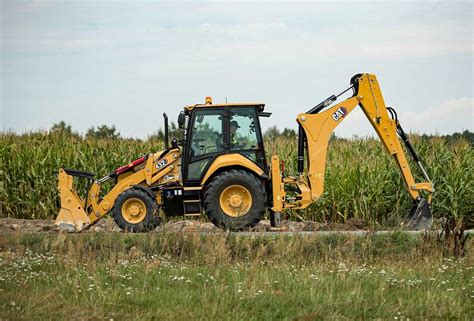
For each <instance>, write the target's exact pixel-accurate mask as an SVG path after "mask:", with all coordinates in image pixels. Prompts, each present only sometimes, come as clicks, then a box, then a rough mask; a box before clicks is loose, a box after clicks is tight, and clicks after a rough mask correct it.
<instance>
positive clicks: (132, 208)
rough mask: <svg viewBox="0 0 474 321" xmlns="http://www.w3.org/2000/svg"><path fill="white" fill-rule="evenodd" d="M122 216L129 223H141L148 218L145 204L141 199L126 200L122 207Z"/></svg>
mask: <svg viewBox="0 0 474 321" xmlns="http://www.w3.org/2000/svg"><path fill="white" fill-rule="evenodd" d="M122 216H123V218H124V219H125V220H126V221H127V222H128V223H132V224H137V223H140V222H141V221H143V220H144V219H145V217H146V206H145V203H144V202H143V201H142V200H141V199H139V198H130V199H128V200H126V201H125V202H124V203H123V205H122Z"/></svg>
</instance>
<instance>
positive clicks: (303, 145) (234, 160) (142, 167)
mask: <svg viewBox="0 0 474 321" xmlns="http://www.w3.org/2000/svg"><path fill="white" fill-rule="evenodd" d="M350 90H352V96H350V97H349V98H347V99H345V100H344V101H342V102H341V103H338V104H334V103H335V102H336V100H337V99H338V97H340V96H341V95H343V94H345V93H347V92H349V91H350ZM264 107H265V105H264V104H262V103H225V104H213V103H212V99H211V97H206V101H205V103H204V104H196V105H191V106H187V107H185V108H184V110H183V111H181V113H180V114H179V117H178V126H179V128H180V129H181V130H182V132H183V137H184V139H183V140H180V141H178V140H177V139H176V138H173V139H172V141H171V144H169V138H168V117H167V116H166V114H164V115H163V116H164V119H165V149H164V150H163V151H159V152H156V153H152V154H146V155H144V156H142V157H140V158H138V159H136V160H134V161H132V162H130V163H129V164H127V165H125V166H122V167H119V168H117V169H115V170H114V171H112V172H111V173H110V174H108V175H106V176H104V177H102V178H99V179H95V178H94V177H95V175H94V174H92V173H88V172H84V171H78V170H71V169H61V170H59V174H58V188H59V192H60V196H61V209H60V212H59V214H58V216H57V218H56V222H55V224H57V225H59V227H60V229H62V230H66V231H70V232H80V231H82V230H84V229H87V228H88V227H90V226H91V225H92V224H94V223H95V222H97V221H98V220H99V219H100V218H101V217H103V216H105V215H106V214H108V213H111V214H112V215H113V217H114V220H115V222H116V224H117V225H118V226H119V227H120V228H121V229H122V230H124V231H130V232H147V231H150V230H152V229H155V228H156V227H157V226H158V225H159V224H160V222H161V221H162V218H163V217H164V216H199V215H201V213H202V212H203V211H204V212H205V214H206V215H207V217H208V218H209V219H210V220H211V221H212V223H214V224H215V225H216V226H218V227H221V228H223V229H226V230H231V231H239V230H243V229H248V228H249V227H252V226H255V225H256V224H257V223H258V222H259V221H260V220H261V219H262V218H263V216H264V215H265V212H266V211H267V210H268V211H269V214H270V222H271V225H272V227H275V228H278V227H279V226H281V212H282V211H283V210H285V209H290V210H298V209H304V208H306V207H308V206H309V205H310V204H311V203H313V202H315V201H317V200H318V198H319V197H320V196H321V194H322V193H323V188H324V175H325V168H326V153H327V148H328V142H329V138H330V136H331V133H332V132H333V130H334V129H335V127H336V126H338V125H339V124H340V123H341V122H342V121H343V120H344V119H345V118H346V117H347V115H349V114H350V113H351V111H352V110H353V109H354V108H356V107H360V108H361V109H362V111H363V112H364V114H365V115H366V116H367V119H368V120H369V122H370V124H371V125H372V126H373V128H374V129H375V131H376V133H377V135H378V137H379V138H380V141H381V142H382V144H383V145H384V147H385V149H386V151H387V152H388V153H389V154H390V155H391V156H392V157H393V159H394V161H395V164H396V165H397V167H398V169H399V171H400V174H401V175H402V177H403V179H404V182H405V184H406V188H407V189H408V193H409V194H410V196H411V198H412V199H413V208H412V210H411V212H410V214H409V215H408V218H407V219H406V220H405V222H404V226H405V227H406V228H408V229H427V228H429V227H430V225H431V222H432V215H431V206H430V204H431V200H432V194H433V192H434V189H433V184H432V183H431V181H430V178H429V177H428V174H427V172H426V171H425V169H424V167H423V165H422V162H421V160H420V158H419V156H418V155H417V153H416V152H415V149H414V148H413V146H412V145H411V143H410V141H409V140H408V137H407V135H406V134H405V132H404V130H403V129H402V127H401V125H400V122H399V121H398V118H397V113H396V112H395V110H394V109H393V108H391V107H387V106H386V105H385V102H384V99H383V96H382V93H381V90H380V86H379V83H378V81H377V78H376V76H375V75H372V74H367V73H364V74H357V75H355V76H354V77H352V78H351V80H350V86H349V87H348V88H347V89H345V90H344V91H342V92H341V93H339V94H337V95H332V96H330V97H329V98H327V99H326V100H324V101H323V102H321V103H319V104H318V105H316V106H315V107H313V108H311V109H310V110H308V111H307V112H306V113H302V114H299V115H297V118H296V121H297V123H298V127H299V130H298V159H297V167H298V171H297V172H298V173H297V175H295V176H286V175H285V174H284V169H282V167H281V163H280V160H279V157H278V155H273V156H271V158H270V162H269V164H268V162H267V159H266V157H265V150H264V144H263V138H262V132H261V128H260V120H259V118H260V117H269V116H270V115H271V113H269V112H265V111H264ZM401 142H403V143H404V144H405V146H406V150H407V151H408V152H409V154H410V155H411V156H412V158H413V160H414V161H415V163H416V164H417V166H418V167H419V170H420V173H421V174H422V176H423V177H424V179H425V181H424V182H419V183H416V182H415V180H414V178H413V175H412V172H411V170H410V166H409V163H408V162H407V159H406V157H405V153H404V150H403V149H402V145H401ZM76 178H83V179H87V180H89V182H90V185H89V186H90V187H89V188H88V190H87V195H85V196H84V197H80V195H79V194H78V192H77V191H76V190H75V189H74V184H73V183H74V179H76ZM109 180H115V183H114V185H113V187H112V188H111V189H110V191H109V192H108V193H106V194H105V195H102V194H101V185H103V184H104V183H105V182H106V181H109Z"/></svg>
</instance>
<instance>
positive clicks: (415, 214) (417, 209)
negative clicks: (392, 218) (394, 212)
mask: <svg viewBox="0 0 474 321" xmlns="http://www.w3.org/2000/svg"><path fill="white" fill-rule="evenodd" d="M432 223H433V215H432V214H431V206H430V203H428V201H427V200H425V199H421V200H420V201H419V202H417V203H415V204H414V205H413V207H412V209H411V211H410V214H409V216H408V218H407V219H406V221H405V223H404V226H405V228H407V229H409V230H415V231H416V230H427V229H429V228H430V227H431V224H432Z"/></svg>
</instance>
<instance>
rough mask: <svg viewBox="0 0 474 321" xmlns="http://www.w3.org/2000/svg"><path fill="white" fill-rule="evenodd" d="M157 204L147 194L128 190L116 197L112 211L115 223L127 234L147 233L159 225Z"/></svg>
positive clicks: (131, 189)
mask: <svg viewBox="0 0 474 321" xmlns="http://www.w3.org/2000/svg"><path fill="white" fill-rule="evenodd" d="M157 211H158V204H157V203H156V201H155V199H154V198H153V197H151V195H149V194H148V193H146V192H145V191H143V190H140V189H134V188H130V189H127V190H125V191H123V192H122V193H120V195H119V196H118V197H117V199H116V200H115V204H114V208H113V210H112V212H113V215H114V220H115V223H116V224H117V225H118V226H119V227H120V228H121V229H122V230H124V231H127V232H149V231H151V230H154V229H155V228H156V227H157V226H158V225H159V224H160V218H159V217H157V216H156V212H157Z"/></svg>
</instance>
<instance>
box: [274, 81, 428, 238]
mask: <svg viewBox="0 0 474 321" xmlns="http://www.w3.org/2000/svg"><path fill="white" fill-rule="evenodd" d="M351 88H353V90H354V95H353V96H352V97H350V98H348V99H346V100H344V101H343V102H341V103H339V104H336V105H334V106H332V107H328V106H329V105H330V104H331V103H333V102H334V101H335V100H336V99H337V97H338V96H340V95H342V94H343V93H344V92H346V91H347V90H349V89H351ZM357 106H360V108H361V109H362V111H363V112H364V114H365V115H366V117H367V119H368V120H369V122H370V124H371V125H372V127H373V128H374V129H375V131H376V132H377V135H378V136H379V138H380V140H381V142H382V143H383V145H384V147H385V149H386V151H387V152H388V153H389V154H391V155H392V156H393V158H394V160H395V162H396V164H397V166H398V169H399V170H400V173H401V175H402V177H403V179H404V181H405V184H406V186H407V189H408V192H409V194H410V196H411V197H412V199H413V200H414V202H415V205H416V207H415V208H414V210H413V211H414V212H413V213H412V215H411V216H412V217H411V219H410V222H408V223H409V224H410V225H412V226H411V227H412V228H415V229H419V228H425V227H426V226H429V225H430V224H431V210H430V207H429V204H430V203H431V195H432V193H433V192H434V189H433V185H432V183H431V182H430V180H429V178H428V175H427V174H426V171H425V169H424V168H423V166H422V164H421V161H420V159H419V157H418V155H417V154H416V152H415V150H414V148H413V146H412V145H411V144H410V142H409V141H408V138H407V136H406V134H405V132H404V131H403V129H402V128H401V126H400V124H399V122H398V119H397V118H396V113H395V114H394V110H393V109H392V108H390V107H389V109H388V110H387V107H386V105H385V102H384V99H383V96H382V92H381V90H380V86H379V83H378V81H377V78H376V76H375V75H371V74H360V75H356V76H354V77H353V78H352V79H351V87H349V88H348V89H346V90H344V91H343V92H342V93H341V94H339V95H337V96H335V95H333V96H331V97H329V98H328V99H326V100H325V101H323V102H322V103H320V104H319V105H317V106H315V107H314V108H312V109H311V110H309V111H308V112H307V113H303V114H299V115H298V116H297V122H298V124H299V125H300V130H299V134H300V135H299V136H300V137H299V144H298V172H299V177H297V178H296V179H294V180H292V179H291V178H286V179H283V180H281V183H280V186H277V188H275V185H279V184H275V182H273V187H274V189H273V192H274V195H273V200H274V203H273V205H274V207H273V208H272V210H273V211H274V212H279V211H281V210H282V209H284V208H293V209H298V208H300V209H301V208H305V207H307V206H309V205H310V204H311V203H312V202H314V201H316V200H317V199H318V198H319V197H320V196H321V195H322V193H323V191H324V176H325V171H326V154H327V148H328V144H329V138H330V136H331V134H332V132H333V131H334V129H335V128H336V127H337V126H338V125H339V124H340V123H341V122H342V121H343V120H344V119H345V118H346V117H347V115H349V114H350V113H351V112H352V111H353V110H354V108H356V107H357ZM327 107H328V108H327ZM324 108H327V109H326V110H324V111H322V110H323V109H324ZM388 111H390V113H391V115H392V116H394V117H393V118H391V117H390V116H389V112H388ZM397 133H398V134H399V135H400V137H401V138H402V141H404V143H405V144H406V146H407V149H408V150H409V152H410V154H411V155H412V156H413V158H414V160H415V161H416V163H417V164H418V165H419V167H420V169H421V171H422V173H423V176H424V178H425V179H426V181H425V182H420V183H416V182H415V180H414V178H413V175H412V172H411V170H410V166H409V164H408V162H407V159H406V157H405V153H404V151H403V149H402V146H401V144H400V140H399V139H398V137H397ZM304 147H306V148H304ZM303 152H306V153H307V159H308V168H307V172H306V173H304V171H303V169H304V166H303V162H304V159H305V158H304V156H303V155H302V153H303ZM277 162H278V159H277V158H275V157H273V158H272V177H273V178H275V177H279V176H273V175H280V176H281V173H279V166H276V164H277ZM275 166H276V168H275ZM285 180H286V181H285ZM285 183H286V184H296V185H297V187H298V188H299V190H300V192H301V193H300V195H299V196H298V197H296V200H297V201H296V202H289V201H286V193H285V188H284V184H285ZM308 191H309V193H308ZM421 191H423V192H425V193H426V194H427V200H424V199H423V198H422V197H421V195H420V192H421ZM417 211H418V213H417ZM414 216H417V217H414Z"/></svg>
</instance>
